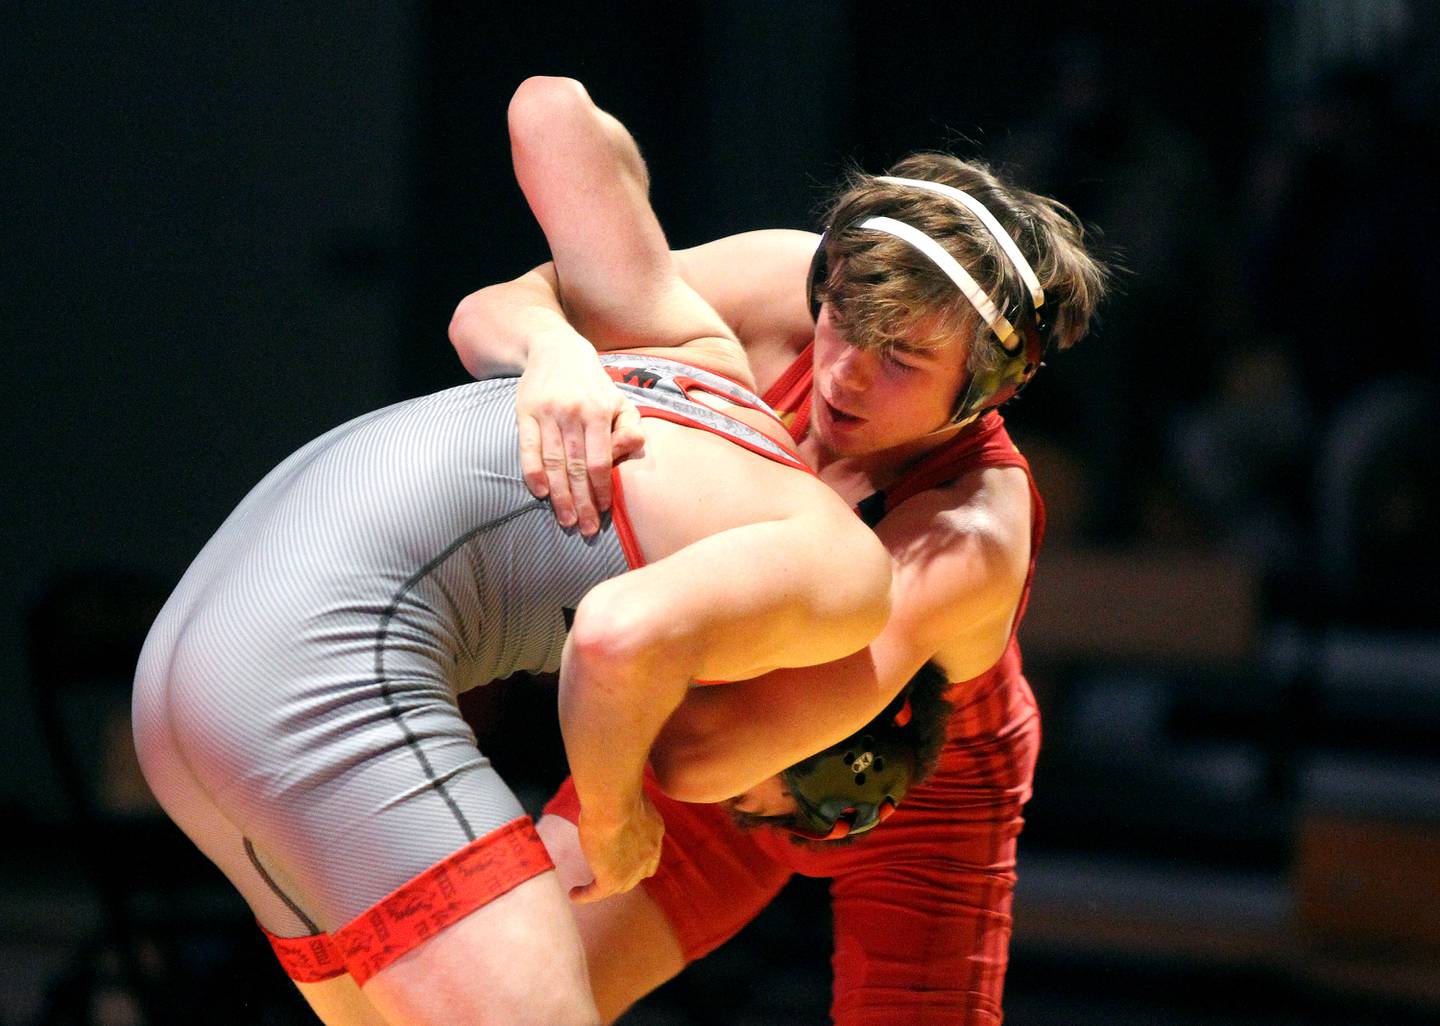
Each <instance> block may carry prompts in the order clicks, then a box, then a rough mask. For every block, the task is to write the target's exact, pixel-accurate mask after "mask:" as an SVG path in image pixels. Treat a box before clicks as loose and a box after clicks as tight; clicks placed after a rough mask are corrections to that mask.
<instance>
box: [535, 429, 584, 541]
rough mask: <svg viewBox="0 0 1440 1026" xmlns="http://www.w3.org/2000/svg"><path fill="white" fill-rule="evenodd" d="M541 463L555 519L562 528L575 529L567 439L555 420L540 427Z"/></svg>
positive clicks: (573, 499)
mask: <svg viewBox="0 0 1440 1026" xmlns="http://www.w3.org/2000/svg"><path fill="white" fill-rule="evenodd" d="M540 463H541V466H543V467H544V470H545V486H546V489H547V491H548V492H549V495H550V508H551V509H552V510H554V512H555V519H556V520H557V521H558V522H559V524H560V526H561V527H574V526H575V519H576V517H575V498H574V496H573V495H572V494H571V492H570V477H569V474H568V473H567V471H566V466H565V464H566V459H565V437H564V434H563V433H562V432H561V429H560V425H559V423H557V422H556V421H554V420H545V421H543V422H542V423H541V425H540Z"/></svg>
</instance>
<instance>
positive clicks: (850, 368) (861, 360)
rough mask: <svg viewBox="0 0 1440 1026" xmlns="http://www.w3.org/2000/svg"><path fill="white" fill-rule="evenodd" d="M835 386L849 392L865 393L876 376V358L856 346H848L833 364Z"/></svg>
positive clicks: (831, 372)
mask: <svg viewBox="0 0 1440 1026" xmlns="http://www.w3.org/2000/svg"><path fill="white" fill-rule="evenodd" d="M830 376H831V377H832V378H833V379H834V382H835V385H836V386H837V387H838V388H842V389H844V390H845V391H847V392H863V391H865V390H866V389H867V388H869V387H870V382H871V381H872V380H873V379H874V376H875V356H874V354H873V353H869V352H866V351H865V350H863V349H860V348H857V347H856V346H846V347H845V348H844V349H843V350H841V352H840V355H838V356H837V357H836V358H835V362H834V363H833V364H831V367H830Z"/></svg>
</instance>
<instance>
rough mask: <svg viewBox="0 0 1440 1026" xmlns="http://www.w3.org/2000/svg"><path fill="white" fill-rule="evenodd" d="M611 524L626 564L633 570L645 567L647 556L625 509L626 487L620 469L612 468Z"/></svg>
mask: <svg viewBox="0 0 1440 1026" xmlns="http://www.w3.org/2000/svg"><path fill="white" fill-rule="evenodd" d="M610 495H611V498H610V523H612V524H614V525H615V535H616V537H618V538H619V539H620V551H621V552H623V553H625V562H626V563H627V564H629V566H630V569H631V570H639V569H640V568H641V567H642V566H644V565H645V554H644V553H643V552H641V551H640V542H639V541H638V540H637V539H636V538H635V528H634V526H633V525H632V524H631V523H630V512H629V510H627V509H626V508H625V486H624V485H622V484H621V483H620V468H619V467H611V468H610Z"/></svg>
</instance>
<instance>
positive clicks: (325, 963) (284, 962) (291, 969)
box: [257, 924, 345, 983]
mask: <svg viewBox="0 0 1440 1026" xmlns="http://www.w3.org/2000/svg"><path fill="white" fill-rule="evenodd" d="M257 925H258V924H257ZM260 932H262V933H263V934H265V939H266V940H268V941H269V942H270V947H271V949H273V950H274V952H275V957H276V958H278V959H279V960H280V967H281V968H282V969H284V970H285V975H286V976H288V977H290V979H292V980H294V981H295V982H296V983H323V982H324V981H326V980H333V979H334V978H335V977H337V976H339V975H340V974H341V973H343V972H344V971H345V959H344V958H343V957H342V956H341V954H340V949H339V948H338V947H336V946H335V941H334V939H333V938H332V937H331V936H330V935H329V934H328V933H317V934H315V935H314V936H311V937H277V936H275V935H274V934H273V933H271V932H270V931H269V930H267V929H265V927H264V926H261V927H260Z"/></svg>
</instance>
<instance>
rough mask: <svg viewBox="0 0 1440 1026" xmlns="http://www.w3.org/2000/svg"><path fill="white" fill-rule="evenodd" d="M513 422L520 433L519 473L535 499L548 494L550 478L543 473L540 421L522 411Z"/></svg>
mask: <svg viewBox="0 0 1440 1026" xmlns="http://www.w3.org/2000/svg"><path fill="white" fill-rule="evenodd" d="M515 423H516V426H517V428H518V430H519V435H520V473H521V474H522V475H523V476H524V478H525V487H526V488H528V489H530V494H531V495H533V496H535V498H537V499H543V498H545V496H547V495H549V494H550V480H549V477H548V475H547V474H546V473H545V462H544V457H543V455H542V453H543V450H542V448H541V445H540V422H539V421H538V420H536V419H535V418H534V417H531V416H529V415H528V414H524V413H517V414H516V417H515Z"/></svg>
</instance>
